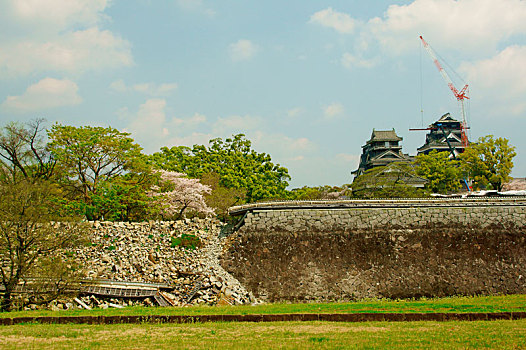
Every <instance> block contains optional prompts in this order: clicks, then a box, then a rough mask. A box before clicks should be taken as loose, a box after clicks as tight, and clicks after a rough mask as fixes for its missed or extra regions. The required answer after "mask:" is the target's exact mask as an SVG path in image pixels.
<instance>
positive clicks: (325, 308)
mask: <svg viewBox="0 0 526 350" xmlns="http://www.w3.org/2000/svg"><path fill="white" fill-rule="evenodd" d="M518 311H526V295H506V296H485V297H450V298H440V299H427V300H422V299H420V300H399V301H396V300H364V301H359V302H353V303H323V304H322V303H319V304H318V303H311V304H260V305H254V306H252V305H240V306H192V307H164V308H161V307H129V308H124V309H106V310H102V309H95V310H91V311H88V310H71V311H55V312H53V311H20V312H18V311H15V312H9V313H0V317H36V316H88V315H90V316H98V315H105V316H112V315H247V314H285V313H359V312H389V313H411V312H418V313H428V312H459V313H462V312H518Z"/></svg>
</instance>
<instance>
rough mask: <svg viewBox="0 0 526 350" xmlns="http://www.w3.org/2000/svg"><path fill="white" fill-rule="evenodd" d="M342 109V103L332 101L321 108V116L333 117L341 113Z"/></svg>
mask: <svg viewBox="0 0 526 350" xmlns="http://www.w3.org/2000/svg"><path fill="white" fill-rule="evenodd" d="M344 110H345V109H344V108H343V105H342V104H341V103H332V104H330V105H328V106H325V107H324V108H323V116H324V117H325V118H326V119H334V118H336V117H338V116H340V115H342V114H343V112H344Z"/></svg>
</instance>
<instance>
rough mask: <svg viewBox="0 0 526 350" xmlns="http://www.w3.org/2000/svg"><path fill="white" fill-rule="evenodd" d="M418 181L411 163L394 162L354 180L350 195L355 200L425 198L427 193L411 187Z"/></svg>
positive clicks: (421, 181)
mask: <svg viewBox="0 0 526 350" xmlns="http://www.w3.org/2000/svg"><path fill="white" fill-rule="evenodd" d="M415 180H418V182H419V183H420V184H423V183H425V179H421V178H418V177H417V176H416V173H415V167H414V165H413V164H412V163H408V162H396V163H391V164H389V165H387V166H382V167H375V168H372V169H369V170H367V171H366V172H365V173H364V174H362V175H360V176H358V177H357V178H356V179H354V181H353V183H352V184H351V189H352V194H353V196H354V197H356V198H411V197H426V196H428V194H427V192H426V191H424V190H423V189H421V188H417V187H415V186H411V183H414V182H415Z"/></svg>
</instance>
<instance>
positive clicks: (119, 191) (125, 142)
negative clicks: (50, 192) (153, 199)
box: [49, 124, 152, 220]
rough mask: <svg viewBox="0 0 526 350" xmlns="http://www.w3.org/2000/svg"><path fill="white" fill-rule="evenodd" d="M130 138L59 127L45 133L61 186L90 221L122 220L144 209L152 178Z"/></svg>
mask: <svg viewBox="0 0 526 350" xmlns="http://www.w3.org/2000/svg"><path fill="white" fill-rule="evenodd" d="M129 135H130V134H129V133H125V132H120V131H118V130H117V129H114V128H111V127H108V128H103V127H93V126H82V127H78V128H77V127H74V126H64V125H60V124H55V125H53V127H52V128H51V130H50V132H49V139H50V141H51V142H50V144H49V149H50V150H51V152H52V154H53V156H54V158H55V159H56V160H57V162H58V165H59V167H60V174H61V178H60V181H61V185H62V186H63V187H64V188H65V189H66V190H67V191H68V195H69V197H70V198H72V199H74V200H73V202H72V205H74V206H76V207H77V208H79V209H80V210H81V211H82V212H83V213H84V215H85V216H86V217H87V218H88V219H89V220H98V219H100V218H103V217H105V218H109V219H111V218H113V219H121V220H127V219H129V218H130V216H131V215H132V212H133V211H135V212H137V211H140V210H144V206H145V204H146V203H147V201H148V198H147V197H146V191H147V188H148V187H149V186H150V185H151V181H152V174H151V169H150V167H149V166H148V165H147V163H146V158H145V156H143V155H142V153H141V147H140V146H139V145H138V144H136V143H135V142H134V140H133V139H132V138H131V137H129Z"/></svg>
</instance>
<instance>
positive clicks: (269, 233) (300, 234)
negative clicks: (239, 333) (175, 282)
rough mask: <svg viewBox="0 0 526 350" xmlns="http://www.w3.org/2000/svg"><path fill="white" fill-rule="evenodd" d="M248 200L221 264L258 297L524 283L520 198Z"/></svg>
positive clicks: (308, 297)
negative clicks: (251, 204)
mask: <svg viewBox="0 0 526 350" xmlns="http://www.w3.org/2000/svg"><path fill="white" fill-rule="evenodd" d="M280 205H281V207H280ZM316 205H318V206H319V207H317V208H316ZM331 205H332V207H330V208H328V206H331ZM242 209H243V208H242ZM244 209H246V210H247V212H246V218H245V220H244V225H243V226H242V228H241V229H240V230H239V231H238V232H237V234H236V235H235V236H233V237H231V245H230V248H229V250H228V252H227V253H226V254H224V255H223V260H222V264H223V266H224V267H225V268H226V269H227V271H229V272H230V273H231V274H232V275H234V277H236V278H237V279H238V280H239V281H240V282H241V283H242V284H244V286H245V287H246V288H247V289H249V290H250V291H251V292H252V293H254V295H255V296H256V297H257V298H259V299H261V300H268V301H301V300H305V301H329V300H353V299H357V298H364V297H389V298H407V297H420V296H447V295H458V294H462V295H472V294H499V293H509V294H511V293H526V202H524V200H504V199H501V200H490V201H488V200H479V201H476V200H474V201H473V200H472V201H462V200H454V201H383V202H382V201H348V202H347V203H343V202H342V203H336V202H326V203H313V202H311V203H299V204H297V203H287V202H285V203H281V204H279V203H271V204H270V205H268V206H265V205H262V204H259V205H257V206H254V207H245V208H244ZM239 212H240V211H239V208H238V213H239Z"/></svg>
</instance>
